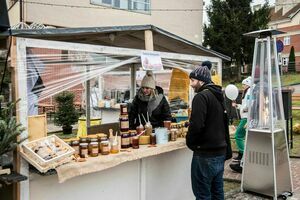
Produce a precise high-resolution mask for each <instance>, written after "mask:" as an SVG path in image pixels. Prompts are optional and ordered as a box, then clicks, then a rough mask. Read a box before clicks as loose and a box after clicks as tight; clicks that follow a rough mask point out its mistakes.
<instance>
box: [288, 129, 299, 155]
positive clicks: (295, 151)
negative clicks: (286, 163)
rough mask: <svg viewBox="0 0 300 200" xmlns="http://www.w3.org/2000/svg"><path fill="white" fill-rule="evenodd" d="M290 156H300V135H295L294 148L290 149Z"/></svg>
mask: <svg viewBox="0 0 300 200" xmlns="http://www.w3.org/2000/svg"><path fill="white" fill-rule="evenodd" d="M290 156H300V135H295V134H294V135H293V148H292V149H290Z"/></svg>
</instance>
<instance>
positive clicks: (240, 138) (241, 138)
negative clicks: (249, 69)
mask: <svg viewBox="0 0 300 200" xmlns="http://www.w3.org/2000/svg"><path fill="white" fill-rule="evenodd" d="M251 83H252V78H251V77H250V76H249V77H247V78H246V79H244V80H243V81H242V87H243V95H242V104H236V103H235V102H232V106H233V107H236V108H237V109H239V110H240V115H241V120H240V123H239V125H238V127H237V129H236V131H235V135H234V136H235V142H236V145H237V148H238V151H239V152H238V155H237V156H236V157H235V158H233V159H232V161H233V163H231V164H230V165H229V167H230V168H231V169H232V170H233V171H236V172H238V173H242V170H243V167H242V164H241V160H242V158H243V154H244V145H245V135H246V124H247V117H248V107H249V101H250V87H251Z"/></svg>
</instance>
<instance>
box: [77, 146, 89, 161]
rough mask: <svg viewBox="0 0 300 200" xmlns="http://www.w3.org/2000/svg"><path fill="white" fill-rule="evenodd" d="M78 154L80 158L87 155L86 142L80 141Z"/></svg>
mask: <svg viewBox="0 0 300 200" xmlns="http://www.w3.org/2000/svg"><path fill="white" fill-rule="evenodd" d="M79 152H80V153H79V154H80V157H81V158H87V157H88V143H80V144H79Z"/></svg>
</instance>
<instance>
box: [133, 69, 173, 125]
mask: <svg viewBox="0 0 300 200" xmlns="http://www.w3.org/2000/svg"><path fill="white" fill-rule="evenodd" d="M147 113H148V116H149V120H150V122H151V124H152V127H154V128H155V127H163V126H164V121H171V111H170V106H169V103H168V101H167V99H166V97H165V96H164V94H163V89H162V88H161V87H158V86H155V80H154V78H153V73H152V71H147V73H146V75H145V76H144V78H143V80H142V83H141V88H140V89H139V90H138V92H137V95H136V96H135V98H134V100H133V102H132V105H131V106H130V110H129V126H130V129H136V127H137V126H138V125H140V121H139V116H138V115H140V120H141V123H142V124H143V125H145V123H146V122H145V120H148V119H147Z"/></svg>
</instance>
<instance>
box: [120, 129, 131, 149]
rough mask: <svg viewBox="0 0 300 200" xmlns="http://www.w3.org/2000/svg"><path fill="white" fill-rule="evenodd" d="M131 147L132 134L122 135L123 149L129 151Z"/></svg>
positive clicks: (125, 133)
mask: <svg viewBox="0 0 300 200" xmlns="http://www.w3.org/2000/svg"><path fill="white" fill-rule="evenodd" d="M129 147H130V134H129V133H128V132H123V133H121V148H122V149H127V148H129Z"/></svg>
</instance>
